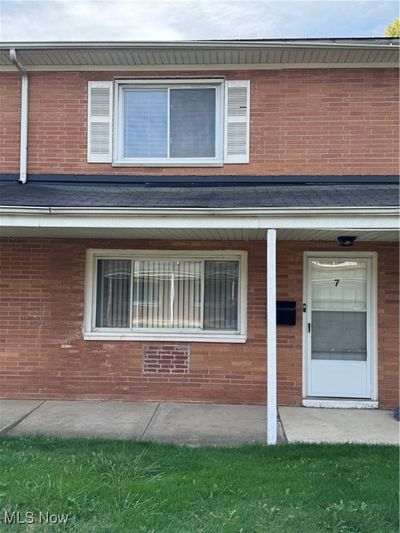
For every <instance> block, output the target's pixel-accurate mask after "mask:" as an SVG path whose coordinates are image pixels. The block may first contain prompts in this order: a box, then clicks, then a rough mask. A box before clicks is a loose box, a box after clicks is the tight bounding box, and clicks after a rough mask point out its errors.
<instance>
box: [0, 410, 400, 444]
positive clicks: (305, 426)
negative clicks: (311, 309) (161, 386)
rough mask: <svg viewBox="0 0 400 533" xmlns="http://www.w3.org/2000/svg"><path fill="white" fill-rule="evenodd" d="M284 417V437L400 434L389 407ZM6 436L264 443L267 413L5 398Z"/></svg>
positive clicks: (392, 440)
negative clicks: (37, 435) (385, 408)
mask: <svg viewBox="0 0 400 533" xmlns="http://www.w3.org/2000/svg"><path fill="white" fill-rule="evenodd" d="M279 415H280V417H279V418H280V421H279V424H278V433H279V442H280V443H283V442H285V441H286V439H287V441H288V442H368V443H371V442H372V443H377V442H382V443H387V444H396V443H398V440H399V439H398V432H399V423H398V422H396V421H395V420H394V419H393V417H392V415H391V413H389V412H388V411H373V410H371V411H370V410H363V411H361V410H358V409H349V410H344V409H341V410H336V409H309V408H302V407H281V408H279ZM281 422H282V424H283V428H282V424H281ZM0 434H3V435H12V436H18V435H34V434H44V435H55V436H66V437H99V438H120V439H136V440H142V441H148V440H154V441H158V442H174V443H178V444H188V445H192V446H199V445H225V446H234V445H238V444H244V443H265V442H266V416H265V407H264V406H258V405H221V404H204V403H174V402H163V403H158V402H118V401H90V400H87V401H59V400H51V401H36V400H0Z"/></svg>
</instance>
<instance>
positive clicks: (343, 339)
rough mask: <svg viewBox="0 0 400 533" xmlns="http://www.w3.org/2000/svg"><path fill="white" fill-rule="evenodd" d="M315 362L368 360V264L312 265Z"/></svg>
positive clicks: (341, 260) (337, 262)
mask: <svg viewBox="0 0 400 533" xmlns="http://www.w3.org/2000/svg"><path fill="white" fill-rule="evenodd" d="M311 266H312V269H311V276H312V287H311V289H312V290H311V292H312V294H311V295H312V302H311V304H312V326H311V327H312V354H311V357H312V359H329V360H352V361H365V360H366V359H367V262H366V261H365V260H357V259H356V258H335V259H332V258H326V259H323V258H320V259H315V260H313V261H312V262H311Z"/></svg>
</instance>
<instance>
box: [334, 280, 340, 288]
mask: <svg viewBox="0 0 400 533" xmlns="http://www.w3.org/2000/svg"><path fill="white" fill-rule="evenodd" d="M333 281H334V282H335V287H337V286H338V285H339V281H340V279H334V280H333Z"/></svg>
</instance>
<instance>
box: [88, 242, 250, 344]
mask: <svg viewBox="0 0 400 533" xmlns="http://www.w3.org/2000/svg"><path fill="white" fill-rule="evenodd" d="M98 259H130V260H141V259H146V260H153V259H154V260H156V259H163V260H171V261H176V260H181V261H184V260H189V259H198V260H201V261H207V260H214V261H233V260H237V261H239V289H238V329H237V330H236V331H232V330H189V331H188V330H186V329H179V328H171V329H166V328H165V329H164V328H163V329H162V330H155V329H152V330H150V329H144V328H143V329H141V330H138V329H136V330H135V329H134V328H98V327H96V325H95V319H96V295H97V291H96V286H97V271H96V269H97V260H98ZM83 338H84V339H85V340H113V341H117V340H118V341H129V340H137V341H160V340H162V341H171V342H174V341H187V342H225V343H244V342H246V339H247V252H246V251H242V250H241V251H238V250H218V251H217V250H213V251H168V250H110V249H106V250H105V249H94V248H90V249H88V250H87V252H86V276H85V312H84V325H83Z"/></svg>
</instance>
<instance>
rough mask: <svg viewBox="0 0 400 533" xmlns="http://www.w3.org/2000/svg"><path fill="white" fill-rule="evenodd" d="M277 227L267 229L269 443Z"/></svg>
mask: <svg viewBox="0 0 400 533" xmlns="http://www.w3.org/2000/svg"><path fill="white" fill-rule="evenodd" d="M277 416H278V412H277V400H276V229H269V230H267V444H276V443H277Z"/></svg>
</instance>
